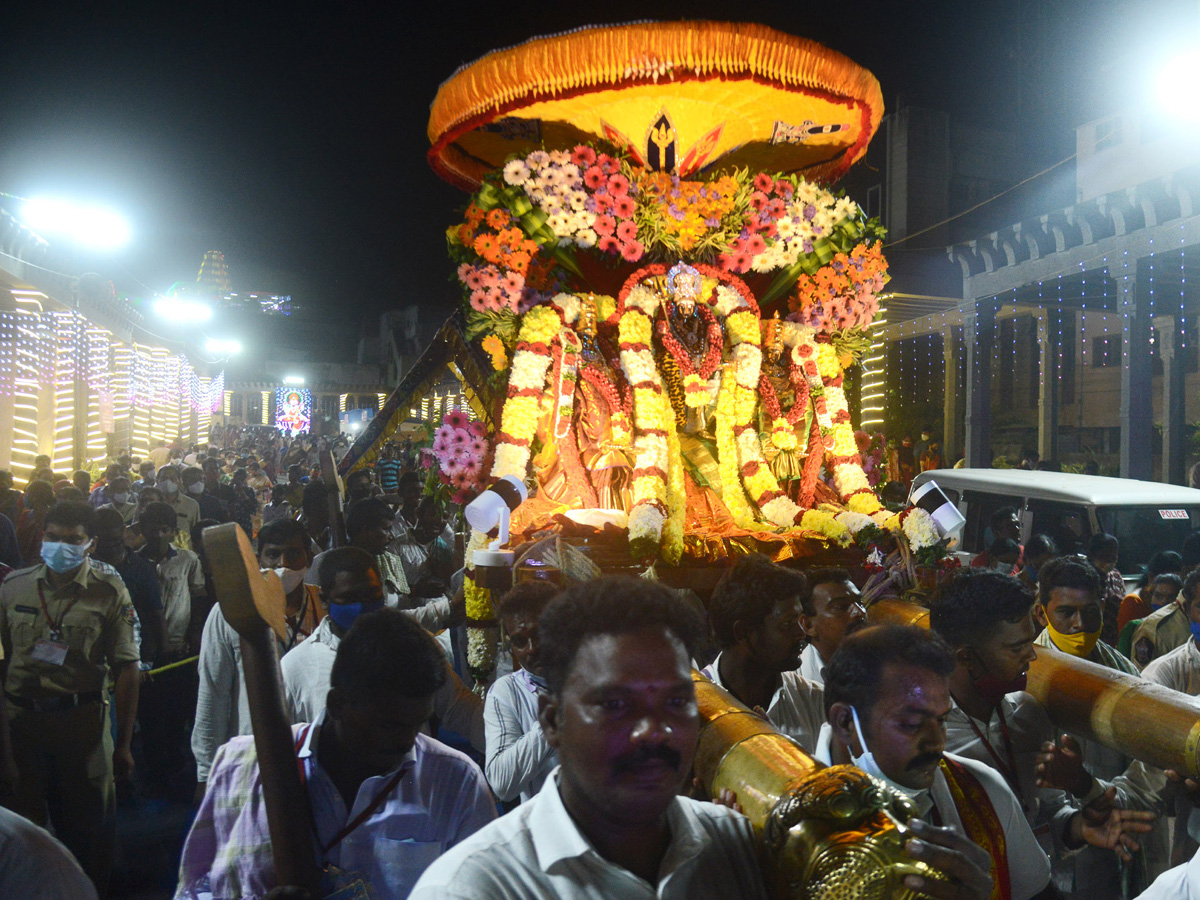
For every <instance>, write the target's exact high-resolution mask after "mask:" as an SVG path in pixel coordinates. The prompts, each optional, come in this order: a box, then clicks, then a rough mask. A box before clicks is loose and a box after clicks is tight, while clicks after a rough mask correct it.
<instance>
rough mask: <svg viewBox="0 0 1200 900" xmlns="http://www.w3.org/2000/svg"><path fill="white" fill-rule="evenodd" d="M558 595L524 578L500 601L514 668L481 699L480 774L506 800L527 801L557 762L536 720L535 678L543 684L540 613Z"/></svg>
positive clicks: (550, 587) (554, 589)
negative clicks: (483, 753)
mask: <svg viewBox="0 0 1200 900" xmlns="http://www.w3.org/2000/svg"><path fill="white" fill-rule="evenodd" d="M557 593H558V586H557V585H552V584H548V583H547V582H544V581H526V582H522V583H521V584H518V585H517V586H516V587H514V588H513V589H512V590H511V591H509V592H508V593H506V594H505V595H504V596H503V598H501V600H500V603H499V604H498V606H499V609H500V623H501V625H503V626H504V633H505V634H507V635H508V639H509V642H510V643H511V645H512V651H513V656H514V657H516V664H517V669H516V671H514V672H511V673H510V674H508V675H505V676H504V677H502V678H499V679H497V680H496V682H495V684H493V685H492V686H491V688H490V689H489V690H488V695H487V699H486V700H485V701H484V705H483V727H484V731H485V734H486V735H487V761H486V762H485V763H484V767H483V773H484V774H485V775H487V780H488V784H490V785H491V786H492V790H493V791H495V792H496V796H497V797H499V798H500V799H501V800H503V801H505V802H508V801H511V800H515V799H516V798H517V797H520V798H521V801H522V802H524V801H526V800H528V799H529V798H530V797H532V796H533V795H534V794H536V793H537V792H538V791H539V790H541V788H542V783H543V782H544V781H545V780H546V777H547V776H548V775H549V774H550V773H551V772H552V771H553V770H554V767H555V766H557V765H558V757H557V756H555V754H554V748H552V747H551V746H550V744H548V743H547V742H546V735H545V733H544V732H543V731H542V726H541V725H540V724H539V723H538V694H539V692H540V691H539V682H541V683H542V684H544V682H542V681H541V679H542V664H541V654H540V647H541V643H540V641H539V638H538V617H539V616H541V614H542V611H543V610H545V608H546V604H548V603H549V602H550V601H551V600H553V599H554V596H555V595H556V594H557Z"/></svg>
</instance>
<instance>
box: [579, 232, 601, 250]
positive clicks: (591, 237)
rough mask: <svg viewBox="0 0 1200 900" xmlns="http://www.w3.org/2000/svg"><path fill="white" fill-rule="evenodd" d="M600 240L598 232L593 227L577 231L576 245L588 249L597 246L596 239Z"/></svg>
mask: <svg viewBox="0 0 1200 900" xmlns="http://www.w3.org/2000/svg"><path fill="white" fill-rule="evenodd" d="M597 240H599V237H598V236H597V234H596V232H595V231H593V230H592V229H591V228H581V229H580V230H579V231H577V232H576V233H575V245H576V246H578V247H582V248H583V249H584V250H588V249H590V248H592V247H595V246H596V241H597Z"/></svg>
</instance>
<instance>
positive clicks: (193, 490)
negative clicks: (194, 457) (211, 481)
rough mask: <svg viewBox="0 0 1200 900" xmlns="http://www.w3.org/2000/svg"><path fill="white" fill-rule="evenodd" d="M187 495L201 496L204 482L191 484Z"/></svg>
mask: <svg viewBox="0 0 1200 900" xmlns="http://www.w3.org/2000/svg"><path fill="white" fill-rule="evenodd" d="M188 493H189V494H203V493H204V482H203V481H195V482H193V483H192V484H190V485H188Z"/></svg>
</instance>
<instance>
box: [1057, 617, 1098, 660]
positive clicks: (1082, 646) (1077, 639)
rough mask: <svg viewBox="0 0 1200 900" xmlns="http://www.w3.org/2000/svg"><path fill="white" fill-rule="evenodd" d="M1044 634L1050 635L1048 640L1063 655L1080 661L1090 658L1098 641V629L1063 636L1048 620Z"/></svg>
mask: <svg viewBox="0 0 1200 900" xmlns="http://www.w3.org/2000/svg"><path fill="white" fill-rule="evenodd" d="M1046 633H1047V634H1048V635H1050V640H1051V642H1053V644H1054V646H1055V647H1057V648H1058V649H1059V650H1061V651H1062V652H1063V653H1069V654H1070V655H1071V656H1078V657H1079V658H1080V659H1087V658H1088V657H1089V656H1091V655H1092V650H1094V649H1095V648H1096V642H1097V641H1099V640H1100V630H1099V629H1097V630H1096V631H1081V632H1079V633H1078V634H1063V633H1062V632H1061V631H1059V630H1058V629H1057V628H1055V627H1054V626H1053V625H1051V624H1050V621H1049V619H1047V620H1046Z"/></svg>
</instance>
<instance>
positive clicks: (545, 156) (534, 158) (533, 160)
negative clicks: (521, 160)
mask: <svg viewBox="0 0 1200 900" xmlns="http://www.w3.org/2000/svg"><path fill="white" fill-rule="evenodd" d="M525 162H526V163H528V164H529V168H531V169H540V168H542V166H544V165H546V163H548V162H550V154H549V153H547V152H546V151H545V150H534V151H533V152H532V153H530V154H529V155H528V156H527V157H525Z"/></svg>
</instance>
